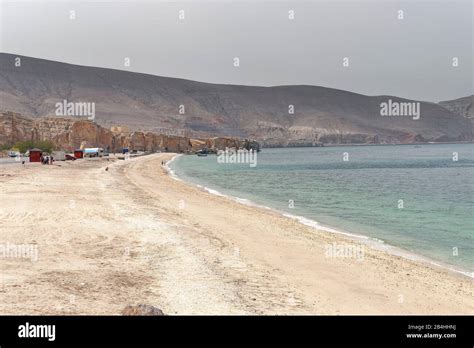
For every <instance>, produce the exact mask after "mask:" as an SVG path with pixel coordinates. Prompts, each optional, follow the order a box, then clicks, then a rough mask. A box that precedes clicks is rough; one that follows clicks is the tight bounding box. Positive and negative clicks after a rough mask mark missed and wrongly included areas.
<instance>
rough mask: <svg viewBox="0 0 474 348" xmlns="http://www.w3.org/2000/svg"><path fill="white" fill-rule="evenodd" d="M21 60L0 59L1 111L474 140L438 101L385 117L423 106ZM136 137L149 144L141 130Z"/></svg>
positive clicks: (299, 135)
mask: <svg viewBox="0 0 474 348" xmlns="http://www.w3.org/2000/svg"><path fill="white" fill-rule="evenodd" d="M15 57H17V56H15V55H11V54H2V53H0V111H2V110H3V111H7V110H9V111H15V112H18V113H21V114H23V115H28V116H31V117H49V116H53V115H55V103H57V102H63V100H67V101H68V102H88V103H95V104H94V105H95V113H96V115H95V116H96V119H95V121H96V122H97V123H98V124H100V125H102V126H104V127H105V128H107V129H110V127H111V126H114V125H123V126H128V127H129V128H130V129H131V130H138V131H142V132H145V133H146V132H153V133H161V134H170V133H168V132H164V131H162V130H170V131H171V133H172V132H173V131H176V130H179V131H180V134H176V135H186V136H187V137H195V138H204V137H205V138H209V137H212V136H219V137H242V138H250V139H256V140H257V141H259V142H260V143H262V144H263V145H264V146H316V145H318V144H319V143H330V144H351V143H355V144H367V143H369V144H370V143H409V142H413V141H420V142H423V141H434V142H437V141H461V140H462V141H469V140H472V125H471V123H470V121H469V120H467V119H465V118H464V117H462V116H459V115H457V114H455V113H453V112H451V111H449V110H447V109H446V108H444V107H442V106H440V105H438V104H435V103H427V102H420V110H421V117H420V119H418V120H413V119H412V118H411V117H382V116H381V112H380V110H381V103H384V102H387V101H388V100H393V101H395V102H403V103H405V102H416V101H411V100H406V99H401V98H398V97H395V96H366V95H361V94H357V93H351V92H347V91H342V90H337V89H331V88H324V87H318V86H276V87H252V86H233V85H217V84H209V83H200V82H195V81H189V80H182V79H174V78H166V77H160V76H152V75H146V74H138V73H132V72H126V71H119V70H111V69H102V68H92V67H84V66H78V65H71V64H64V63H58V62H53V61H47V60H42V59H36V58H30V57H21V61H22V65H21V67H15V64H14V62H15ZM91 127H92V126H91ZM102 136H104V137H105V136H106V135H105V134H104V135H102ZM173 139H174V138H173ZM175 140H176V139H174V140H173V141H175ZM133 141H135V142H136V143H137V144H142V145H143V142H144V141H145V140H144V139H143V138H141V136H140V135H138V134H137V135H136V136H135V137H134V140H133ZM153 141H158V140H156V139H155V140H153ZM160 141H161V140H160ZM154 146H158V145H156V144H155V145H154ZM179 147H180V148H183V147H184V145H183V144H181V145H180V146H179Z"/></svg>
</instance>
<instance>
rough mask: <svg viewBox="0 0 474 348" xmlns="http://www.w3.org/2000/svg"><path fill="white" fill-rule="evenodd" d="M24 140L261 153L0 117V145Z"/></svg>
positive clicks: (225, 141)
mask: <svg viewBox="0 0 474 348" xmlns="http://www.w3.org/2000/svg"><path fill="white" fill-rule="evenodd" d="M25 140H33V141H38V140H49V141H51V142H53V143H54V145H55V147H56V148H57V149H63V150H69V151H70V150H73V149H75V148H78V147H80V146H81V144H84V145H85V146H90V147H96V146H98V147H103V148H108V149H109V150H110V151H111V152H118V151H120V150H121V149H122V148H123V147H129V148H130V149H131V150H137V151H148V152H155V151H169V152H184V153H186V152H190V153H193V152H196V151H199V150H202V149H204V148H208V149H210V150H211V151H217V150H220V149H225V148H226V147H235V148H246V149H249V148H253V149H259V144H258V143H257V142H255V141H250V140H246V139H238V138H211V139H190V138H187V137H183V136H177V135H165V134H156V133H152V132H146V133H145V132H140V131H136V132H132V133H129V132H125V130H124V129H122V128H121V127H112V128H111V129H110V130H109V129H106V128H104V127H102V126H100V125H98V124H96V123H94V122H91V121H87V120H77V119H74V118H59V117H45V118H38V119H30V118H28V117H24V116H22V115H20V114H17V113H13V112H3V113H0V145H13V144H15V143H16V142H19V141H25Z"/></svg>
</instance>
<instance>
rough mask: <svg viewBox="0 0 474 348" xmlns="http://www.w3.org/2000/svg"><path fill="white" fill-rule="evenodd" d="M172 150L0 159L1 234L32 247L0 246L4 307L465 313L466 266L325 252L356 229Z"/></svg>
mask: <svg viewBox="0 0 474 348" xmlns="http://www.w3.org/2000/svg"><path fill="white" fill-rule="evenodd" d="M172 157H173V154H154V155H149V156H144V157H137V158H132V159H131V160H127V161H124V160H117V161H114V160H110V161H107V160H105V159H90V160H78V161H75V162H69V161H68V162H57V163H56V164H55V165H52V166H43V165H40V164H27V165H26V166H25V167H23V166H22V165H21V164H10V165H3V166H0V244H3V245H7V244H9V245H20V244H26V245H33V246H35V247H36V248H37V251H38V254H37V259H36V258H27V257H12V256H10V257H6V256H3V257H1V278H0V280H1V283H0V313H1V314H120V312H121V310H122V309H123V308H124V307H125V306H127V305H129V304H131V305H136V304H140V303H143V304H149V305H153V306H155V307H158V308H160V309H162V310H163V312H164V313H165V314H170V315H172V314H472V313H474V300H473V289H474V286H473V280H472V279H470V278H468V277H466V276H463V275H460V274H455V273H452V272H449V271H446V270H443V269H441V268H438V267H435V266H429V265H427V264H424V263H419V262H415V261H411V260H407V259H405V258H401V257H398V256H394V255H391V254H388V253H385V252H383V251H379V250H375V249H371V248H370V247H367V246H366V247H365V248H364V254H363V259H355V258H353V257H328V255H327V246H328V245H335V244H336V245H351V244H354V241H353V240H350V239H346V238H345V237H344V236H341V235H335V234H331V233H328V232H324V231H317V230H315V229H314V228H311V227H308V226H305V225H303V224H300V223H299V222H297V221H296V220H294V219H290V218H286V217H284V216H282V215H280V214H278V213H276V212H273V211H270V210H265V209H261V208H256V207H251V206H246V205H243V204H239V203H237V202H234V201H233V200H231V199H228V198H225V197H219V196H216V195H212V194H209V193H207V192H205V191H203V190H201V189H199V188H197V187H195V186H193V185H191V184H187V183H185V182H182V181H177V180H175V179H173V178H171V177H170V176H169V174H168V173H167V171H166V170H165V168H164V167H163V166H162V165H161V161H168V160H170V159H171V158H172ZM106 167H108V170H107V171H106V170H105V168H106ZM334 243H335V244H334Z"/></svg>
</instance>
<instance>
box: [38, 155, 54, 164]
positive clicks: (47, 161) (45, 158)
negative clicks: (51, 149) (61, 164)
mask: <svg viewBox="0 0 474 348" xmlns="http://www.w3.org/2000/svg"><path fill="white" fill-rule="evenodd" d="M40 160H41V163H42V164H53V163H54V157H53V156H43V155H41V158H40Z"/></svg>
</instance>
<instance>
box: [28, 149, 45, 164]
mask: <svg viewBox="0 0 474 348" xmlns="http://www.w3.org/2000/svg"><path fill="white" fill-rule="evenodd" d="M42 154H43V151H42V150H40V149H31V150H30V162H41V155H42Z"/></svg>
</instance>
